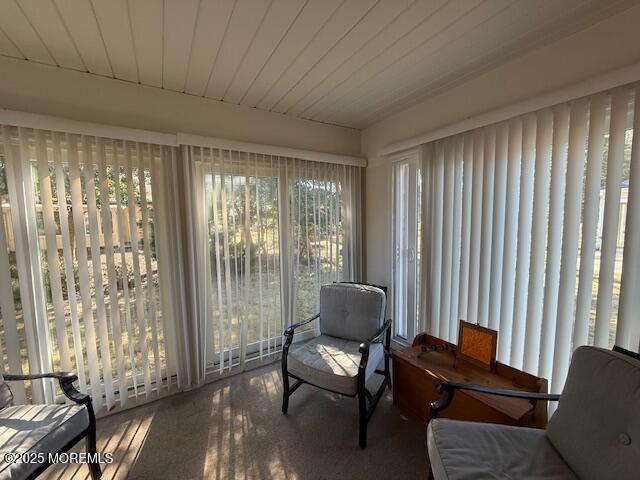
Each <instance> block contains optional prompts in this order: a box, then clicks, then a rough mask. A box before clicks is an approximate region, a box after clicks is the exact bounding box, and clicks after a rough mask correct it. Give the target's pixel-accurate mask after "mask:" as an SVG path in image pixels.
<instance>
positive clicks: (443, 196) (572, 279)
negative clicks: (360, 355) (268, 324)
mask: <svg viewBox="0 0 640 480" xmlns="http://www.w3.org/2000/svg"><path fill="white" fill-rule="evenodd" d="M637 98H638V87H637V86H635V85H633V86H625V87H620V88H618V89H616V90H615V91H612V92H605V93H602V94H599V95H595V96H591V97H587V98H580V99H577V100H574V101H571V102H569V103H565V104H561V105H557V106H555V107H552V108H547V109H544V110H540V111H537V112H533V113H530V114H527V115H523V116H520V117H516V118H512V119H510V120H508V121H505V122H502V123H498V124H494V125H489V126H486V127H483V128H480V129H477V130H474V131H470V132H466V133H463V134H460V135H456V136H453V137H449V138H444V139H441V140H437V141H434V142H431V143H429V144H426V145H424V146H423V147H422V148H423V166H422V168H423V170H424V172H423V177H424V178H425V179H426V185H425V187H426V188H424V189H423V195H424V198H423V202H424V205H425V208H424V213H423V215H424V225H425V227H424V234H423V235H422V242H423V243H422V252H423V256H424V261H423V265H424V266H425V268H423V269H422V272H421V275H422V278H421V284H422V309H421V310H422V312H423V314H422V319H421V321H422V322H423V327H424V328H426V329H428V330H429V331H430V332H432V333H433V334H435V335H438V336H440V337H443V338H445V339H447V340H449V341H452V342H455V341H456V340H457V338H456V337H457V328H458V320H459V319H465V320H467V321H470V322H474V323H479V324H480V325H483V326H487V327H489V328H492V329H497V330H498V331H499V333H498V360H499V361H501V362H504V363H508V364H510V365H513V366H515V367H516V368H524V369H525V370H526V371H529V372H531V373H534V374H537V375H540V376H542V377H545V378H548V379H550V380H551V389H552V390H553V391H558V390H560V389H561V388H562V385H563V384H564V379H565V377H566V374H567V370H568V366H569V360H570V355H571V352H572V351H573V350H574V349H575V348H576V347H578V346H580V345H584V344H590V345H597V346H600V347H611V346H612V345H613V344H614V343H616V344H618V345H620V346H623V347H625V348H629V349H633V350H638V348H640V317H638V312H640V300H639V296H638V294H637V285H638V284H639V282H640V205H639V204H640V193H639V192H638V190H639V189H640V139H639V138H638V137H639V136H638V135H634V132H638V131H640V130H639V129H640V112H639V110H640V102H636V101H635V99H637ZM443 212H444V214H443ZM634 289H635V291H634Z"/></svg>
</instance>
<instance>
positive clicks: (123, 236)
mask: <svg viewBox="0 0 640 480" xmlns="http://www.w3.org/2000/svg"><path fill="white" fill-rule="evenodd" d="M124 149H126V143H123V155H124ZM117 150H119V148H118V146H117V145H116V144H115V143H114V155H113V160H114V165H113V168H114V171H115V173H114V178H115V195H116V211H117V221H118V245H119V251H120V276H121V278H122V292H123V297H124V303H123V307H124V315H125V325H126V330H127V345H128V349H127V350H128V353H129V372H128V373H130V374H131V380H132V384H133V391H134V394H135V396H136V397H137V396H138V379H137V375H136V369H137V362H136V356H135V354H134V342H135V338H134V335H133V323H132V320H131V306H130V297H129V266H128V262H127V257H126V245H125V242H126V241H127V228H128V226H127V223H126V221H125V218H124V213H125V210H124V208H125V207H124V205H123V203H122V202H123V198H124V197H123V194H124V192H123V191H122V188H121V187H120V178H121V170H120V153H119V152H118V151H117ZM119 308H120V306H118V309H119ZM124 383H126V382H123V384H124ZM123 387H124V385H123Z"/></svg>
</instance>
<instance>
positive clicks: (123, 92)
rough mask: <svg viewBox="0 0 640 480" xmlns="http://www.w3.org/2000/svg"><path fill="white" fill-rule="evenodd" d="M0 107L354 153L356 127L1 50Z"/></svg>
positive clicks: (357, 143)
mask: <svg viewBox="0 0 640 480" xmlns="http://www.w3.org/2000/svg"><path fill="white" fill-rule="evenodd" d="M0 108H6V109H11V110H20V111H25V112H32V113H40V114H46V115H54V116H58V117H64V118H68V119H73V120H83V121H89V122H95V123H104V124H109V125H117V126H123V127H131V128H140V129H145V130H155V131H159V132H167V133H177V132H183V133H191V134H196V135H204V136H213V137H220V138H226V139H230V140H240V141H246V142H255V143H263V144H269V145H277V146H283V147H291V148H301V149H308V150H316V151H320V152H329V153H337V154H344V155H357V154H359V153H360V132H359V131H358V130H354V129H350V128H342V127H336V126H332V125H326V124H322V123H318V122H311V121H307V120H301V119H296V118H292V117H287V116H285V115H282V114H279V113H270V112H265V111H261V110H256V109H254V108H249V107H241V106H237V105H232V104H229V103H224V102H218V101H215V100H209V99H205V98H201V97H196V96H193V95H187V94H182V93H178V92H172V91H168V90H162V89H159V88H154V87H148V86H144V85H139V84H135V83H130V82H125V81H121V80H115V79H112V78H107V77H99V76H96V75H90V74H88V73H83V72H76V71H70V70H64V69H62V68H57V67H51V66H48V65H42V64H37V63H33V62H27V61H24V60H17V59H13V58H7V57H0Z"/></svg>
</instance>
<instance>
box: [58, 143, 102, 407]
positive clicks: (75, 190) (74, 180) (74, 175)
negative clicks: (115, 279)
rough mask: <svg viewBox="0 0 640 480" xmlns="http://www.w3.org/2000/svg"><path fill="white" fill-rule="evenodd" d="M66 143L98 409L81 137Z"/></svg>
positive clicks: (93, 394)
mask: <svg viewBox="0 0 640 480" xmlns="http://www.w3.org/2000/svg"><path fill="white" fill-rule="evenodd" d="M66 145H67V149H68V155H69V184H70V188H71V203H72V205H71V208H72V210H73V223H74V231H75V244H76V258H77V261H78V277H79V282H80V285H79V287H80V298H81V300H82V320H83V324H84V327H85V330H84V337H85V345H86V349H87V363H88V366H89V379H90V382H91V399H92V401H93V405H94V408H96V409H98V408H100V406H101V405H102V387H101V381H100V371H99V367H98V365H99V364H98V350H97V348H96V334H95V327H94V320H93V305H92V301H91V292H90V289H89V286H90V285H91V283H90V280H89V270H88V268H87V266H88V264H89V259H88V258H87V244H86V237H85V223H84V209H83V204H82V200H83V198H82V183H81V182H82V180H81V177H80V170H79V165H78V139H77V136H75V135H71V134H68V135H67V138H66Z"/></svg>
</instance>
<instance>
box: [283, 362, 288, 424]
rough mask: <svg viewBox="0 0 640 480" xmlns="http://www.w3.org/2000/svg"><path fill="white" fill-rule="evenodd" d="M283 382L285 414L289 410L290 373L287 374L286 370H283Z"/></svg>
mask: <svg viewBox="0 0 640 480" xmlns="http://www.w3.org/2000/svg"><path fill="white" fill-rule="evenodd" d="M282 384H283V387H284V388H283V391H282V413H283V414H285V415H286V414H287V412H288V411H289V395H290V394H289V375H288V374H287V372H286V371H285V370H283V371H282Z"/></svg>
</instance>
